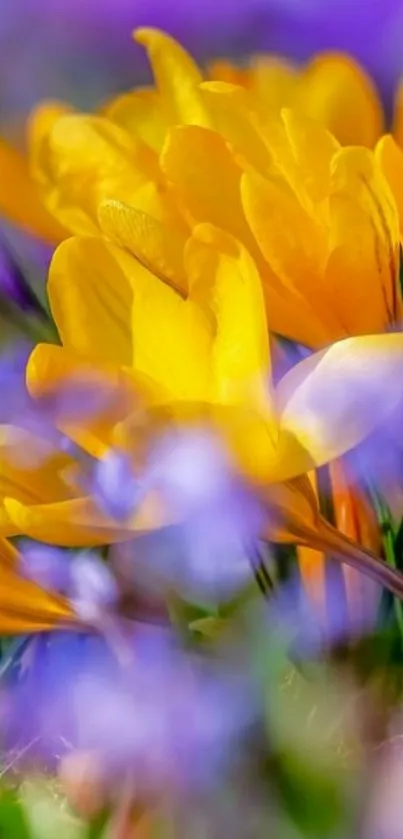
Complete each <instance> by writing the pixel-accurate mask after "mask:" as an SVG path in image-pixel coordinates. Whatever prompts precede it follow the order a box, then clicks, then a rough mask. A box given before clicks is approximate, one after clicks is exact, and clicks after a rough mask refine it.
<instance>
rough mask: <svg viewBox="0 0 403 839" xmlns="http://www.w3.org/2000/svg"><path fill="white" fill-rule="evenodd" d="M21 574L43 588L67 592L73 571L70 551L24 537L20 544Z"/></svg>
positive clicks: (61, 592) (62, 592)
mask: <svg viewBox="0 0 403 839" xmlns="http://www.w3.org/2000/svg"><path fill="white" fill-rule="evenodd" d="M18 549H19V554H20V568H21V574H22V575H23V576H24V577H27V578H28V579H30V580H33V581H34V582H35V583H37V584H38V585H40V586H41V588H45V589H50V590H51V591H56V592H59V593H60V594H66V593H67V592H68V590H69V587H70V580H71V571H70V562H69V553H68V551H65V550H62V549H61V548H55V547H53V546H52V547H51V546H50V545H42V544H40V543H39V542H33V541H31V540H29V539H24V540H23V541H22V542H20V543H19V545H18Z"/></svg>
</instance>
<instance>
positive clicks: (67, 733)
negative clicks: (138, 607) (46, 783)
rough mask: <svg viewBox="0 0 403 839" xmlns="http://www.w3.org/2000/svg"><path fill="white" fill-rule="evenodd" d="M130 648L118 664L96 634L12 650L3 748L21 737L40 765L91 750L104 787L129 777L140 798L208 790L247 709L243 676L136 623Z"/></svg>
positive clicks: (239, 734)
mask: <svg viewBox="0 0 403 839" xmlns="http://www.w3.org/2000/svg"><path fill="white" fill-rule="evenodd" d="M129 640H130V639H129ZM130 645H131V649H132V653H133V654H132V658H131V661H130V665H126V666H125V667H121V666H120V665H119V663H118V662H117V661H116V659H115V658H114V656H113V654H111V651H110V649H109V648H108V646H107V645H106V643H105V641H103V640H102V639H100V638H99V637H96V636H94V637H91V636H71V635H70V636H69V635H68V633H57V634H55V635H53V636H49V637H46V636H44V637H42V638H40V639H34V641H32V642H30V643H27V644H23V645H22V646H21V647H19V648H18V650H17V651H16V653H15V654H14V656H13V661H12V665H11V664H9V668H8V670H6V672H5V673H4V672H3V686H4V689H6V688H7V692H6V695H7V696H8V699H9V702H8V703H7V702H6V703H5V717H6V719H5V720H3V722H5V721H7V743H8V751H12V752H13V753H14V754H17V753H18V750H19V751H20V752H21V751H22V750H23V749H24V746H25V747H26V746H27V744H28V743H29V742H30V743H31V744H32V745H31V751H30V759H31V760H32V759H33V756H34V755H35V756H38V755H39V756H41V757H42V759H46V761H47V762H48V763H52V762H54V761H55V760H56V761H57V760H58V759H59V758H60V757H61V756H62V755H64V754H66V752H68V751H69V750H70V749H78V750H80V751H81V750H83V751H85V752H91V753H94V754H95V755H97V756H98V760H99V763H100V765H101V766H102V767H103V769H104V771H105V774H106V776H107V778H108V781H109V783H110V784H111V786H113V785H114V783H118V782H119V780H120V779H122V778H127V776H128V774H129V775H130V776H131V777H132V778H133V786H134V788H135V789H136V791H137V792H138V794H139V795H140V796H141V795H142V794H150V793H158V792H166V791H169V790H171V791H174V792H176V793H181V792H186V791H188V790H192V789H194V788H195V787H198V786H200V785H202V787H204V788H205V787H206V786H212V787H214V786H215V785H216V784H217V783H219V781H220V779H222V778H223V776H225V773H226V772H227V771H228V769H229V768H230V765H231V761H232V760H233V758H234V756H235V754H236V753H237V750H238V749H239V747H240V745H241V743H242V739H243V737H244V736H245V731H246V728H247V726H248V725H249V723H250V722H251V720H253V718H254V715H255V713H256V707H255V703H254V701H253V696H252V693H251V691H250V686H249V682H248V680H247V678H246V676H245V675H243V674H242V673H240V672H239V671H238V669H237V667H236V664H235V663H232V664H231V665H230V664H229V662H227V661H225V660H222V661H221V660H217V661H215V662H213V661H209V660H207V659H205V658H202V657H200V656H196V655H193V656H192V655H190V654H187V653H185V652H183V651H181V650H180V649H179V648H178V647H177V645H176V643H175V641H174V639H173V638H172V636H171V634H170V633H169V632H167V631H164V630H157V629H156V628H151V627H150V628H149V629H144V628H143V629H140V627H138V628H137V629H136V632H135V634H134V636H133V637H132V638H131V640H130ZM7 717H8V718H7ZM26 756H27V752H26Z"/></svg>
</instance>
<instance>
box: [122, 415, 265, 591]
mask: <svg viewBox="0 0 403 839" xmlns="http://www.w3.org/2000/svg"><path fill="white" fill-rule="evenodd" d="M126 486H127V492H128V495H129V498H130V499H132V498H133V497H135V496H134V494H133V492H132V483H131V482H130V480H127V481H126ZM141 488H142V491H143V492H146V491H154V492H157V493H158V495H159V497H160V498H161V499H162V503H163V505H164V507H165V508H166V509H167V510H168V518H169V519H171V520H172V521H173V522H174V524H173V526H172V527H170V528H166V529H165V530H164V531H162V532H160V533H157V534H155V535H151V536H147V537H144V538H143V539H140V540H139V539H136V541H135V542H134V543H133V545H132V548H131V558H132V580H133V582H135V583H136V584H140V585H143V584H144V579H146V580H147V581H148V583H149V584H150V585H151V587H153V588H154V589H158V588H159V589H160V590H161V589H162V590H163V589H164V588H165V587H167V586H168V587H170V586H172V584H173V585H174V586H175V588H177V589H178V590H179V591H180V592H181V593H182V594H183V595H185V596H187V597H191V598H192V599H194V598H196V599H200V598H201V599H206V598H207V599H208V600H209V601H213V602H217V600H220V599H221V598H224V599H227V598H228V597H231V596H232V595H233V594H234V593H235V592H236V591H237V590H239V589H240V588H241V587H242V586H244V585H245V583H246V582H247V581H248V580H249V579H250V578H251V567H250V555H251V552H252V551H253V550H254V545H255V542H256V540H257V538H258V535H259V531H260V528H261V524H262V514H261V510H260V508H259V505H258V502H257V501H256V499H255V498H254V497H253V496H252V494H251V493H250V492H249V490H248V489H247V487H246V486H245V485H244V484H243V483H242V482H241V479H240V478H239V476H238V475H236V474H235V472H234V467H233V466H232V464H231V462H230V459H229V457H228V455H227V453H226V452H225V450H224V448H223V446H222V444H221V442H220V441H219V440H218V439H216V438H215V437H214V436H213V435H212V434H211V433H209V432H208V431H207V430H204V429H197V430H193V431H189V430H185V429H183V430H181V431H180V432H179V433H177V434H176V435H172V436H165V437H164V438H162V440H160V441H159V443H158V444H157V445H156V447H155V449H154V450H153V451H152V453H151V456H150V459H149V462H148V465H147V467H146V468H145V470H144V475H143V476H142V483H141ZM121 493H123V494H124V488H123V487H122V488H120V490H119V492H118V493H117V494H116V495H117V497H119V494H121ZM125 553H126V557H127V551H125ZM125 564H126V570H127V561H126V563H125Z"/></svg>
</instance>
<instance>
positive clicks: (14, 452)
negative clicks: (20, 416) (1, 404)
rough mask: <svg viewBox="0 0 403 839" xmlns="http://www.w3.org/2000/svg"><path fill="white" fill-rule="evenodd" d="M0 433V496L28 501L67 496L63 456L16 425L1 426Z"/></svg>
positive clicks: (68, 494) (29, 502)
mask: <svg viewBox="0 0 403 839" xmlns="http://www.w3.org/2000/svg"><path fill="white" fill-rule="evenodd" d="M0 436H1V444H0V498H4V497H5V496H6V495H8V496H11V497H13V498H17V499H19V500H20V501H23V502H26V503H27V504H31V503H41V502H44V501H49V500H51V499H56V498H57V499H60V500H62V499H64V498H68V497H69V496H70V491H69V489H68V487H67V486H66V485H65V483H64V479H63V471H64V470H65V468H66V466H67V465H68V464H69V462H70V459H69V457H68V456H67V455H65V454H62V453H61V454H59V453H55V452H54V449H53V447H52V445H51V444H50V443H49V442H48V441H47V440H46V439H45V438H41V437H38V436H37V435H35V434H33V433H32V432H30V431H27V430H26V429H24V428H19V427H17V426H5V425H1V426H0Z"/></svg>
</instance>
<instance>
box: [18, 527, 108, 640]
mask: <svg viewBox="0 0 403 839" xmlns="http://www.w3.org/2000/svg"><path fill="white" fill-rule="evenodd" d="M19 551H20V563H21V573H22V574H23V575H24V576H25V577H28V578H29V579H31V580H34V581H35V582H36V583H38V585H40V586H41V587H42V588H45V589H50V590H53V591H57V592H59V593H60V594H64V595H65V596H66V597H68V598H69V599H70V600H71V602H72V604H73V605H74V608H75V610H76V612H77V614H79V615H80V617H81V618H82V620H84V621H86V622H88V623H90V622H91V621H96V620H97V619H98V618H99V616H100V615H101V614H102V613H103V612H105V610H106V611H108V610H109V609H111V608H112V607H113V606H114V605H115V603H116V601H117V599H118V588H117V584H116V581H115V579H114V577H113V576H112V574H111V572H110V571H109V569H108V568H107V566H106V565H105V563H104V562H102V561H101V559H100V557H99V556H98V555H97V554H96V553H95V551H81V552H78V553H77V554H74V553H73V552H72V551H68V550H64V549H63V548H55V547H53V546H50V545H43V544H41V543H40V542H33V541H31V540H29V539H24V540H23V541H22V542H21V543H20V545H19Z"/></svg>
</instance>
